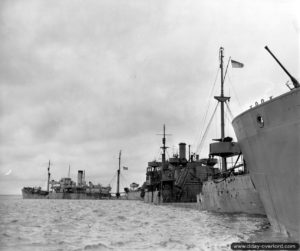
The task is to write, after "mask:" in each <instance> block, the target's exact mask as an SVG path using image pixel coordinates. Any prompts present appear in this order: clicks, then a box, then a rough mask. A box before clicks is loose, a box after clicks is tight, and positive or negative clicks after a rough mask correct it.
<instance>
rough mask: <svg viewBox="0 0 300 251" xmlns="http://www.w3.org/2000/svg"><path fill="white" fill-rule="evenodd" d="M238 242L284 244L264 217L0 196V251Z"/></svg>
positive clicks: (224, 246)
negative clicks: (273, 242)
mask: <svg viewBox="0 0 300 251" xmlns="http://www.w3.org/2000/svg"><path fill="white" fill-rule="evenodd" d="M240 241H252V242H254V241H277V242H278V241H289V240H288V239H287V238H285V237H283V236H281V235H279V234H276V233H274V232H273V231H272V230H271V229H270V228H269V225H268V221H267V220H266V218H264V217H257V216H251V217H249V216H246V215H244V214H236V215H225V214H215V213H209V212H200V211H197V210H195V209H187V208H179V207H173V206H155V205H149V204H145V203H143V202H141V201H126V200H23V199H22V198H21V196H0V250H230V244H231V243H232V242H240Z"/></svg>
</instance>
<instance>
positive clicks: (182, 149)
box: [179, 143, 186, 159]
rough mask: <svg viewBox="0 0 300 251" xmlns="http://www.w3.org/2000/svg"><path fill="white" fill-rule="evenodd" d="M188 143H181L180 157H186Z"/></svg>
mask: <svg viewBox="0 0 300 251" xmlns="http://www.w3.org/2000/svg"><path fill="white" fill-rule="evenodd" d="M185 146H186V144H185V143H179V158H180V159H186V147H185Z"/></svg>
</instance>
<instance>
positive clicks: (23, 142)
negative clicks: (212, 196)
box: [0, 0, 300, 194]
mask: <svg viewBox="0 0 300 251" xmlns="http://www.w3.org/2000/svg"><path fill="white" fill-rule="evenodd" d="M299 7H300V1H298V0H276V1H275V0H274V1H271V0H240V1H237V0H227V1H224V0H219V1H218V0H207V1H202V0H201V1H200V0H191V1H189V0H187V1H182V0H172V1H171V0H169V1H167V0H164V1H161V0H86V1H82V0H81V1H80V0H63V1H61V0H53V1H40V0H35V1H31V0H27V1H22V0H20V1H14V0H7V1H4V0H2V1H1V2H0V36H1V40H0V88H1V89H0V91H1V110H0V113H1V114H0V116H1V117H0V119H1V123H0V165H1V166H0V193H1V194H13V193H14V194H20V192H21V188H22V187H23V186H43V187H45V185H46V179H47V169H46V168H47V163H48V161H49V159H50V160H51V162H52V163H53V165H52V166H51V173H52V178H54V179H59V178H61V177H63V176H67V174H68V166H69V164H70V165H71V177H72V178H73V179H75V180H76V173H77V170H78V169H83V170H85V171H86V179H87V180H91V181H92V182H94V183H101V184H103V185H107V184H108V183H109V182H110V181H111V180H112V178H113V176H114V175H115V173H116V170H117V168H118V153H119V150H120V149H122V166H123V165H124V166H128V167H129V170H128V171H124V172H123V173H122V175H123V177H124V179H122V182H121V183H122V185H124V186H128V185H129V184H130V183H131V182H137V183H139V184H142V183H143V181H144V180H145V170H146V167H147V162H148V161H150V160H153V159H154V158H158V157H159V150H160V149H159V147H160V145H161V136H159V135H156V134H159V133H162V127H163V124H164V123H165V124H166V128H167V132H169V133H171V134H172V135H171V136H170V137H168V138H167V145H168V146H169V147H170V148H169V150H168V153H169V156H171V155H172V154H173V153H176V151H177V145H178V143H179V142H186V143H187V144H191V145H192V151H195V149H197V145H198V144H199V142H200V137H199V135H200V134H201V132H202V131H203V128H204V127H205V125H204V124H205V123H204V122H205V121H204V117H205V112H206V110H207V107H208V104H209V113H208V115H207V118H206V121H207V120H208V119H209V117H210V116H211V113H212V110H213V108H214V106H215V104H216V101H215V100H213V98H212V96H214V95H219V92H220V83H219V78H218V79H217V83H216V86H215V89H214V90H213V91H212V86H213V84H214V81H215V78H216V74H217V70H218V65H219V61H218V60H219V59H218V54H219V47H220V46H223V47H224V48H225V51H224V53H225V58H224V60H225V63H227V60H228V58H229V56H231V57H232V58H233V59H235V60H237V61H239V62H242V63H243V64H244V65H245V66H244V68H242V69H231V68H229V69H228V78H227V79H226V83H225V88H226V90H225V93H226V94H227V95H230V96H232V100H231V102H230V107H231V110H232V113H233V114H234V116H236V115H238V114H239V113H240V112H242V111H244V110H245V109H247V108H248V107H249V106H250V105H252V104H254V103H255V101H258V100H261V99H262V98H264V99H267V98H268V97H269V96H271V95H273V96H276V95H280V94H282V93H284V92H285V91H287V90H288V89H287V87H286V86H285V83H286V82H287V80H288V77H287V76H286V75H285V73H284V72H283V71H282V70H281V69H280V68H279V66H278V65H277V64H276V62H275V61H274V60H273V59H272V58H271V56H270V55H269V54H268V53H267V52H266V51H265V50H264V48H263V47H264V46H265V45H268V46H269V48H270V49H271V50H272V51H273V53H274V54H275V55H276V56H277V57H278V58H279V59H280V60H281V61H282V63H283V64H284V65H285V66H286V68H287V69H288V70H289V71H290V72H291V73H292V75H294V76H295V77H296V78H298V79H299V49H300V48H299V41H300V40H299V30H300V25H299V9H300V8H299ZM218 115H219V114H218ZM218 117H219V116H217V118H216V122H215V124H213V125H212V130H210V131H209V136H208V138H212V137H218V134H219V131H220V129H219V122H218ZM229 123H230V117H228V120H227V124H226V130H227V132H228V133H229V134H230V133H232V130H231V129H230V128H229V126H230V124H229ZM231 136H233V135H231ZM208 143H209V141H208ZM208 143H207V144H206V145H204V149H203V150H202V151H201V153H202V157H206V156H205V155H206V154H207V152H208ZM115 181H116V180H114V182H115ZM111 185H113V186H114V187H115V184H111ZM114 189H115V188H114Z"/></svg>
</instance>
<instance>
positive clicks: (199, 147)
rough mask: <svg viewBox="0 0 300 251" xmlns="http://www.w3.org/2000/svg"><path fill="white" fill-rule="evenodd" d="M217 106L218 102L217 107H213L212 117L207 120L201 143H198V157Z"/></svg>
mask: <svg viewBox="0 0 300 251" xmlns="http://www.w3.org/2000/svg"><path fill="white" fill-rule="evenodd" d="M218 106H219V102H218V103H217V105H216V107H215V110H214V112H213V114H212V116H211V118H210V120H209V122H208V125H207V127H206V129H205V131H204V134H203V136H202V139H201V142H200V144H199V145H198V147H197V150H196V152H199V155H200V153H201V151H202V147H203V143H204V140H205V138H206V135H207V133H208V129H209V127H210V125H211V122H212V120H213V118H214V116H215V113H216V111H217V108H218Z"/></svg>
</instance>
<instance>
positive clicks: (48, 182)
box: [47, 160, 50, 193]
mask: <svg viewBox="0 0 300 251" xmlns="http://www.w3.org/2000/svg"><path fill="white" fill-rule="evenodd" d="M49 185H50V160H49V165H48V180H47V192H48V193H49Z"/></svg>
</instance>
